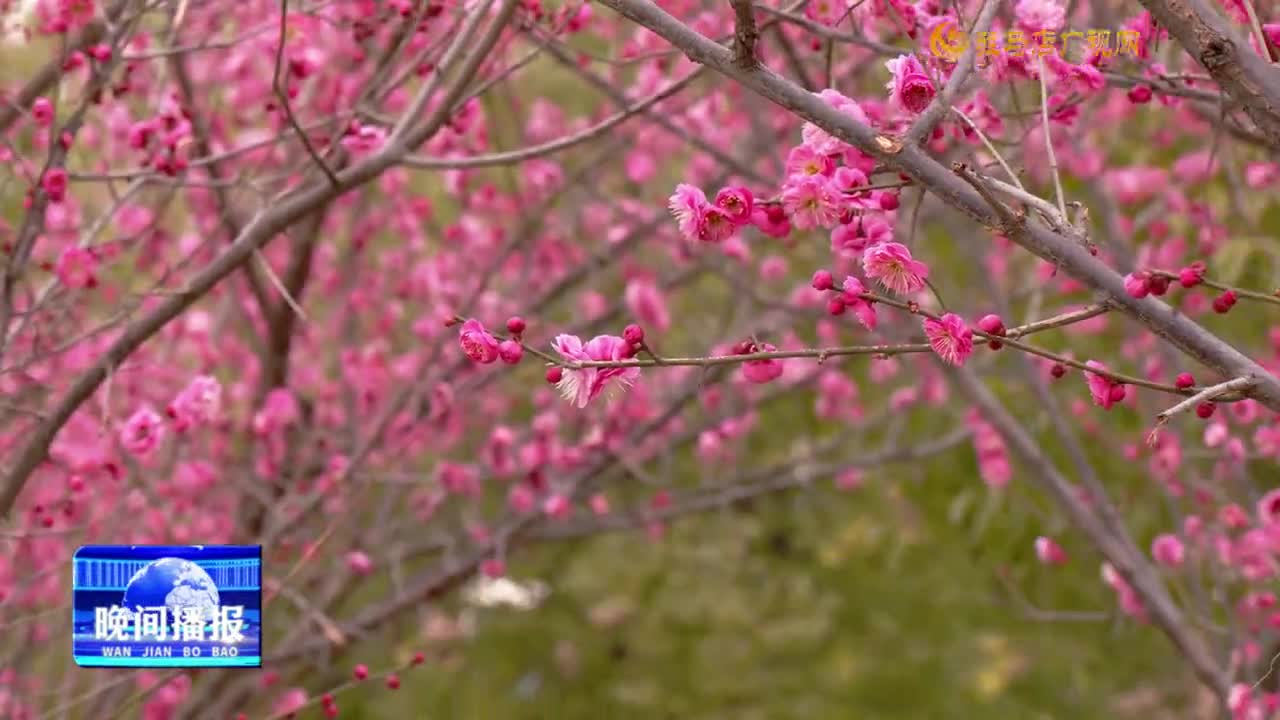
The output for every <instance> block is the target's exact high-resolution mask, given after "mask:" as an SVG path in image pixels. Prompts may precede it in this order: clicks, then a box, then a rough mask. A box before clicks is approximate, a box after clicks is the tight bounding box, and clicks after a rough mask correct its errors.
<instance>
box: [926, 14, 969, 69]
mask: <svg viewBox="0 0 1280 720" xmlns="http://www.w3.org/2000/svg"><path fill="white" fill-rule="evenodd" d="M968 45H969V36H968V35H967V34H966V33H965V32H964V31H963V30H961V29H960V28H958V27H956V26H955V24H954V23H949V22H946V23H942V24H941V25H939V26H938V27H936V28H934V29H933V32H932V33H930V34H929V51H930V52H932V53H933V55H934V57H939V58H942V59H943V60H948V61H950V62H955V61H956V60H959V59H960V55H961V54H962V53H963V52H964V49H965V48H966V47H967V46H968Z"/></svg>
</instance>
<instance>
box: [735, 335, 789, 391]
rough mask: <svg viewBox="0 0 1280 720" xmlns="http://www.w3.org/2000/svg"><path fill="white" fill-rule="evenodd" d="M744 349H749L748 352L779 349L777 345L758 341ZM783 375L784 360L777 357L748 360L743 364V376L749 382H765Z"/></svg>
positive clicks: (764, 351) (775, 350)
mask: <svg viewBox="0 0 1280 720" xmlns="http://www.w3.org/2000/svg"><path fill="white" fill-rule="evenodd" d="M744 349H746V350H747V353H746V354H750V353H758V352H762V353H766V352H777V350H778V348H777V347H775V346H773V345H771V344H769V343H756V344H755V345H754V346H752V347H749V348H744ZM781 375H782V361H781V360H778V359H775V358H766V359H761V360H748V361H746V362H744V363H743V364H742V376H743V377H744V378H746V379H747V381H748V382H753V383H756V384H764V383H767V382H773V381H774V380H777V379H778V378H779V377H780V376H781Z"/></svg>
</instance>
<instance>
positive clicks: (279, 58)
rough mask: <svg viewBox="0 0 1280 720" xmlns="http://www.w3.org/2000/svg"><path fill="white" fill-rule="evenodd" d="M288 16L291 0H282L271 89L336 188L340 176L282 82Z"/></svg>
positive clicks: (290, 121) (296, 130) (314, 158)
mask: <svg viewBox="0 0 1280 720" xmlns="http://www.w3.org/2000/svg"><path fill="white" fill-rule="evenodd" d="M288 17H289V0H280V41H279V43H277V45H276V68H275V72H274V73H273V74H272V76H271V89H272V90H274V91H275V94H276V99H277V100H279V101H280V107H282V108H283V109H284V116H285V118H286V119H287V120H288V121H289V125H290V126H291V127H292V128H293V131H294V132H296V133H298V138H299V139H300V140H302V147H304V148H306V150H307V154H308V155H310V156H311V159H312V160H313V161H315V164H316V165H317V166H319V167H320V170H321V171H323V172H324V176H325V177H327V178H329V184H330V185H331V186H333V187H335V188H336V187H338V186H339V184H338V176H337V175H334V174H333V170H331V169H330V168H329V166H328V165H326V164H325V162H324V160H322V159H321V158H320V155H319V154H317V153H316V149H315V147H314V146H313V145H312V144H311V138H310V137H308V136H307V133H306V132H304V131H303V130H302V126H300V125H299V124H298V118H297V117H295V116H294V114H293V109H292V108H291V107H289V95H288V94H287V93H286V92H285V89H284V86H283V85H281V84H280V74H281V68H282V66H283V64H284V41H285V29H286V28H287V26H288V22H287V21H288Z"/></svg>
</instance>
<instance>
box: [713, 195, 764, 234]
mask: <svg viewBox="0 0 1280 720" xmlns="http://www.w3.org/2000/svg"><path fill="white" fill-rule="evenodd" d="M715 206H716V207H718V208H720V209H721V210H724V211H725V212H726V213H728V215H729V219H730V220H732V221H733V224H734V225H746V224H747V223H749V222H751V211H752V210H753V209H754V208H755V199H754V198H753V197H752V196H751V191H750V190H748V189H746V188H743V187H727V188H722V189H721V190H720V192H718V193H716V200H715Z"/></svg>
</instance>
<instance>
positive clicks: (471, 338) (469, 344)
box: [458, 319, 498, 365]
mask: <svg viewBox="0 0 1280 720" xmlns="http://www.w3.org/2000/svg"><path fill="white" fill-rule="evenodd" d="M458 343H459V344H460V345H461V346H462V352H464V353H466V354H467V357H469V358H471V359H472V360H474V361H475V362H478V363H481V364H482V365H488V364H489V363H491V362H494V361H495V360H497V359H498V339H497V338H496V337H494V336H493V335H491V334H490V333H489V331H488V330H485V329H484V325H482V324H480V321H479V320H475V319H471V320H468V321H466V322H464V323H462V327H461V328H459V329H458Z"/></svg>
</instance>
